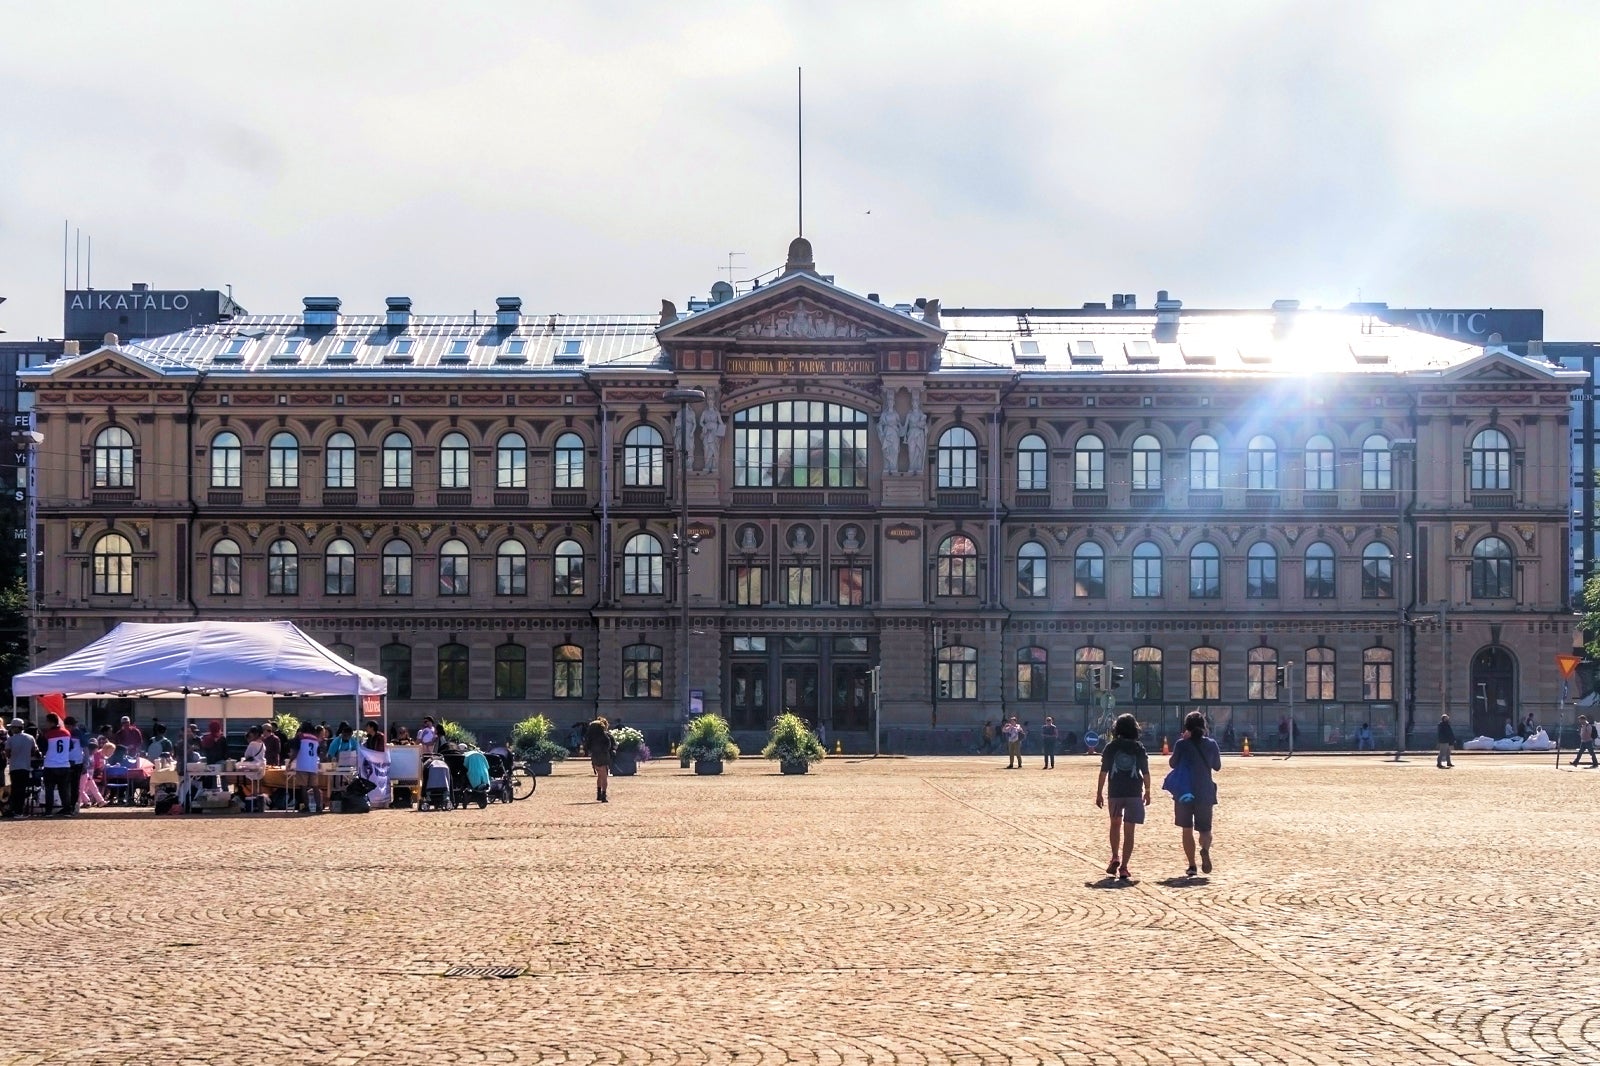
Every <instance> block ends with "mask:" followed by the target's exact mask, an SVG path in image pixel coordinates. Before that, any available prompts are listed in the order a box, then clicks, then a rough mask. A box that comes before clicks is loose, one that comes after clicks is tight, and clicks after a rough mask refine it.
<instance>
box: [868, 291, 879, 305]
mask: <svg viewBox="0 0 1600 1066" xmlns="http://www.w3.org/2000/svg"><path fill="white" fill-rule="evenodd" d="M867 299H869V300H871V301H872V302H873V303H880V302H882V301H880V300H879V299H878V294H877V293H875V292H869V293H867Z"/></svg>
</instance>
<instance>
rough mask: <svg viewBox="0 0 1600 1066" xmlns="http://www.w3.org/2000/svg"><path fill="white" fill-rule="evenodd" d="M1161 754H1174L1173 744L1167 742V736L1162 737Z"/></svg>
mask: <svg viewBox="0 0 1600 1066" xmlns="http://www.w3.org/2000/svg"><path fill="white" fill-rule="evenodd" d="M1161 754H1163V755H1171V754H1172V745H1171V744H1168V743H1167V738H1166V737H1162V738H1161Z"/></svg>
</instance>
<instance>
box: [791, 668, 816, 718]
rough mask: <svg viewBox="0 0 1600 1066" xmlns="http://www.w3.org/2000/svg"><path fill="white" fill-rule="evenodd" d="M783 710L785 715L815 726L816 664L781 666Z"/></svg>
mask: <svg viewBox="0 0 1600 1066" xmlns="http://www.w3.org/2000/svg"><path fill="white" fill-rule="evenodd" d="M783 710H784V712H785V713H786V714H793V715H798V716H799V717H801V718H804V719H805V721H806V724H807V725H809V726H811V728H813V729H815V728H816V726H817V664H816V663H795V662H786V663H784V664H783Z"/></svg>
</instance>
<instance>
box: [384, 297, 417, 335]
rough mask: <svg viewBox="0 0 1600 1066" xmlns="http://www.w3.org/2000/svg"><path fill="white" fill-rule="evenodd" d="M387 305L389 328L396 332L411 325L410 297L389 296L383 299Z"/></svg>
mask: <svg viewBox="0 0 1600 1066" xmlns="http://www.w3.org/2000/svg"><path fill="white" fill-rule="evenodd" d="M384 303H385V304H387V305H388V308H389V312H388V318H389V328H390V329H391V330H394V331H396V332H398V331H400V330H403V329H405V328H406V327H407V326H409V325H411V297H409V296H391V297H389V298H388V299H387V300H385V301H384Z"/></svg>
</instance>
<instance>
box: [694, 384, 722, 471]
mask: <svg viewBox="0 0 1600 1066" xmlns="http://www.w3.org/2000/svg"><path fill="white" fill-rule="evenodd" d="M727 435H728V426H727V424H726V423H724V422H723V421H722V412H720V411H718V410H717V403H716V400H714V399H710V400H707V401H706V408H705V410H704V411H701V412H700V452H701V454H702V455H703V456H704V457H705V463H704V465H703V466H701V468H700V472H701V473H702V474H715V473H716V472H717V461H718V458H719V457H720V456H721V454H722V438H723V437H725V436H727Z"/></svg>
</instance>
